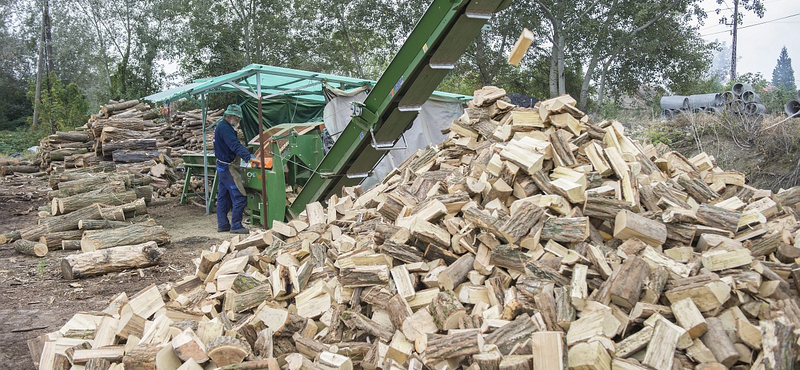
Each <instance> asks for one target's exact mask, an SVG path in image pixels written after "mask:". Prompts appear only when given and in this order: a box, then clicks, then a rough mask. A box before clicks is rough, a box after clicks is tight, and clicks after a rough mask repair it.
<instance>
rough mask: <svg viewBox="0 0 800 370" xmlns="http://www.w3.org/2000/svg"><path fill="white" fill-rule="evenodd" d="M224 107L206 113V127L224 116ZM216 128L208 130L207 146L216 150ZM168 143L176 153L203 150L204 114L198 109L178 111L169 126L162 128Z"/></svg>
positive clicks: (211, 149) (199, 151)
mask: <svg viewBox="0 0 800 370" xmlns="http://www.w3.org/2000/svg"><path fill="white" fill-rule="evenodd" d="M222 112H223V110H222V109H219V110H214V111H209V112H208V113H207V114H206V127H208V126H209V125H211V124H213V123H214V122H217V121H218V120H219V119H220V118H221V117H222ZM213 133H214V130H213V129H210V130H207V131H206V148H208V150H209V151H213V150H214V145H213V142H212V139H213ZM161 135H162V136H163V137H164V140H165V141H166V145H168V146H169V147H171V148H172V150H173V152H174V153H176V154H187V153H202V152H203V116H202V112H201V111H200V110H199V109H198V110H193V111H188V112H178V113H177V114H175V115H173V116H172V117H171V119H170V122H168V123H167V126H166V127H165V128H163V129H162V130H161Z"/></svg>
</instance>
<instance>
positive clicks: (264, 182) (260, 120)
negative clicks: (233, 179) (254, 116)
mask: <svg viewBox="0 0 800 370" xmlns="http://www.w3.org/2000/svg"><path fill="white" fill-rule="evenodd" d="M256 90H257V91H256V93H257V95H258V147H259V148H261V158H259V160H260V161H261V165H260V166H259V167H261V224H262V226H263V227H264V230H267V229H269V226H268V224H267V218H268V216H267V173H266V169H265V167H266V162H265V161H264V151H265V150H266V149H267V148H266V147H265V146H264V123H263V122H264V117H263V112H262V110H261V99H263V97H262V96H261V74H260V73H256ZM275 206H277V205H275ZM281 221H283V220H281Z"/></svg>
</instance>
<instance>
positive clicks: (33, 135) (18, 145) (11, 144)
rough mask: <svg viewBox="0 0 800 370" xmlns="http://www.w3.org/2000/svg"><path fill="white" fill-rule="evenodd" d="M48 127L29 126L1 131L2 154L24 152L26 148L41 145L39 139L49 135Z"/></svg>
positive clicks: (0, 144)
mask: <svg viewBox="0 0 800 370" xmlns="http://www.w3.org/2000/svg"><path fill="white" fill-rule="evenodd" d="M48 134H49V132H47V130H46V129H44V128H40V129H39V130H31V129H29V128H28V127H18V128H17V129H15V130H2V131H0V154H5V155H8V154H13V153H20V152H23V151H24V150H25V149H27V148H30V147H32V146H35V145H39V140H41V138H43V137H45V136H47V135H48Z"/></svg>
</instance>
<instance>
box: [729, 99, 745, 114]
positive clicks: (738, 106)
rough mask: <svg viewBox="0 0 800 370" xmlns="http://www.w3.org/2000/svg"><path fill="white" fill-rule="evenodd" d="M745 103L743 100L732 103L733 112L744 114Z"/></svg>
mask: <svg viewBox="0 0 800 370" xmlns="http://www.w3.org/2000/svg"><path fill="white" fill-rule="evenodd" d="M744 108H745V102H744V100H742V99H736V100H734V101H733V102H732V103H731V110H732V111H734V112H736V113H741V112H744Z"/></svg>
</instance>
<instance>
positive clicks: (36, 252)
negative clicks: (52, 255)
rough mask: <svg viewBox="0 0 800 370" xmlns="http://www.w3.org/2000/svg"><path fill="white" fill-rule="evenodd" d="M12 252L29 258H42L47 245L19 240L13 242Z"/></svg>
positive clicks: (45, 252)
mask: <svg viewBox="0 0 800 370" xmlns="http://www.w3.org/2000/svg"><path fill="white" fill-rule="evenodd" d="M14 250H15V251H17V252H18V253H22V254H27V255H29V256H34V257H44V256H45V255H46V254H47V245H45V244H42V243H37V242H32V241H30V240H25V239H20V240H17V241H15V242H14Z"/></svg>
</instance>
